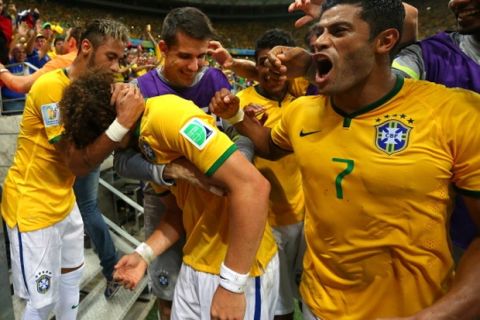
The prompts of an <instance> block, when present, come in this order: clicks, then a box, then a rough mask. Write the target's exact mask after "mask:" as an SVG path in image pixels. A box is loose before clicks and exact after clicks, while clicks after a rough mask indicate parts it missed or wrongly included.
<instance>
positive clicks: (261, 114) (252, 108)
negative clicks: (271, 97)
mask: <svg viewBox="0 0 480 320" xmlns="http://www.w3.org/2000/svg"><path fill="white" fill-rule="evenodd" d="M243 111H245V115H246V116H248V117H250V118H252V120H253V121H255V122H258V123H259V124H260V125H262V126H263V125H264V123H265V121H267V119H268V114H267V113H265V111H266V110H265V108H264V107H262V106H261V105H259V104H254V103H250V104H248V105H247V106H245V108H244V109H243Z"/></svg>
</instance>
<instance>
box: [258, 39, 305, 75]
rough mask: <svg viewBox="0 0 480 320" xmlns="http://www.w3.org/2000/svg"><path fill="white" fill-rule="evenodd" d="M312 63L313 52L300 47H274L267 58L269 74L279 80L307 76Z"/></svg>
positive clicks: (266, 63) (266, 64)
mask: <svg viewBox="0 0 480 320" xmlns="http://www.w3.org/2000/svg"><path fill="white" fill-rule="evenodd" d="M311 64H312V56H311V54H310V53H308V52H307V51H306V50H305V49H302V48H299V47H285V46H276V47H273V48H272V49H271V50H270V51H269V52H268V54H267V59H265V66H266V67H267V68H268V69H269V70H268V75H269V76H270V77H271V78H272V79H274V80H279V81H283V80H286V79H287V78H288V79H292V78H296V77H303V76H305V74H306V73H307V70H308V68H309V67H310V65H311Z"/></svg>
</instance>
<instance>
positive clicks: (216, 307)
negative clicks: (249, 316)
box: [210, 286, 246, 320]
mask: <svg viewBox="0 0 480 320" xmlns="http://www.w3.org/2000/svg"><path fill="white" fill-rule="evenodd" d="M245 308H246V300H245V294H243V293H234V292H230V291H228V290H226V289H224V288H223V287H220V286H218V288H217V290H216V291H215V294H214V295H213V299H212V307H211V309H210V314H211V317H212V320H217V319H218V320H223V319H231V320H237V319H238V320H241V319H243V318H244V317H245Z"/></svg>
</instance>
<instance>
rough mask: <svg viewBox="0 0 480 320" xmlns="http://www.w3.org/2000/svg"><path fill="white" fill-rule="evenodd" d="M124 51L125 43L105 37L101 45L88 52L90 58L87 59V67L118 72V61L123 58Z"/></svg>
mask: <svg viewBox="0 0 480 320" xmlns="http://www.w3.org/2000/svg"><path fill="white" fill-rule="evenodd" d="M124 50H125V43H123V42H122V41H120V40H115V39H113V38H111V37H107V38H106V40H105V41H104V42H103V44H101V45H99V46H98V47H97V48H92V50H91V51H90V57H89V58H88V63H87V67H89V68H92V67H95V68H100V69H102V70H110V71H112V72H118V70H119V60H120V58H122V57H123V53H124Z"/></svg>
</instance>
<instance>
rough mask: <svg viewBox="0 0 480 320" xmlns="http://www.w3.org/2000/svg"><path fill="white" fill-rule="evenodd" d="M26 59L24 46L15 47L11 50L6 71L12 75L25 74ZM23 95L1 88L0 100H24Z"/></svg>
mask: <svg viewBox="0 0 480 320" xmlns="http://www.w3.org/2000/svg"><path fill="white" fill-rule="evenodd" d="M26 59H27V53H26V51H25V46H23V45H20V44H19V45H17V46H15V48H13V50H12V59H10V61H9V64H10V65H9V66H8V67H7V69H8V70H9V71H10V72H11V73H12V74H18V75H23V74H24V73H25V71H26V70H25V69H24V64H23V63H24V62H25V61H26ZM24 97H25V94H24V93H17V92H15V91H13V90H10V89H8V88H7V87H2V98H6V99H17V98H24Z"/></svg>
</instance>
